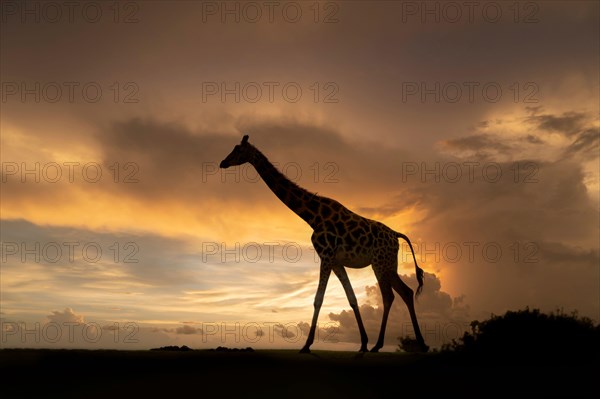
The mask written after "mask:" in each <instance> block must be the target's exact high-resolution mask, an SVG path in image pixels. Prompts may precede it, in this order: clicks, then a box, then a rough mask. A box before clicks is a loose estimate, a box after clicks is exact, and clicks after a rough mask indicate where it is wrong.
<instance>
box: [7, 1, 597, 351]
mask: <svg viewBox="0 0 600 399" xmlns="http://www.w3.org/2000/svg"><path fill="white" fill-rule="evenodd" d="M53 4H55V6H52V7H50V6H47V4H46V3H45V2H36V1H31V2H27V3H26V5H24V4H23V3H21V2H14V1H7V2H2V9H1V10H0V11H1V18H2V21H1V37H0V46H1V47H0V53H1V54H0V55H1V57H0V74H1V82H2V83H1V84H2V87H1V93H0V94H1V103H0V106H1V113H0V128H1V158H2V159H1V160H2V176H1V177H2V184H1V192H0V194H1V204H0V210H1V241H2V243H1V251H2V252H1V257H2V259H1V264H0V267H1V269H0V271H1V274H0V288H1V292H0V299H1V309H0V311H1V314H0V317H1V321H2V342H1V346H2V347H85V348H117V349H125V348H140V349H143V348H152V347H156V346H164V345H188V346H190V347H198V348H204V347H206V348H208V347H216V346H218V345H223V346H229V347H246V346H252V347H259V348H260V347H263V348H288V347H289V348H298V349H299V348H300V347H301V346H302V344H303V342H304V340H305V334H306V330H307V326H308V325H307V323H309V322H310V318H311V316H312V310H313V305H312V304H313V300H314V294H315V291H316V288H317V283H318V276H319V261H318V258H316V256H315V253H314V251H313V250H312V249H311V243H310V236H311V233H312V230H311V229H310V227H309V226H308V225H306V224H305V223H304V221H303V220H301V219H300V218H299V217H298V216H296V215H295V214H294V213H292V212H291V211H290V210H289V209H288V208H286V207H285V206H284V205H283V204H282V203H281V202H280V201H279V200H278V199H277V197H275V195H274V194H273V193H272V192H271V191H270V190H269V189H268V187H267V186H266V185H265V184H264V183H263V182H262V181H261V180H260V179H259V178H258V176H257V174H256V172H255V171H254V169H253V168H252V167H250V166H249V165H245V166H243V167H238V168H233V169H228V170H226V171H224V170H219V169H218V165H219V162H220V161H221V160H222V159H223V158H224V157H225V156H226V155H227V154H229V152H230V151H231V150H232V148H233V147H234V145H236V144H238V143H239V142H240V140H241V138H242V136H243V135H244V134H249V136H250V140H249V141H250V142H251V143H252V144H253V145H255V146H256V147H257V148H259V149H260V150H261V151H262V152H263V153H264V154H265V155H266V156H267V157H268V158H269V159H270V160H271V161H272V162H273V163H274V164H276V165H277V166H278V167H279V168H280V169H281V170H283V171H284V173H286V175H287V176H288V177H289V178H290V179H292V180H294V181H295V182H296V183H298V184H299V185H301V186H302V187H304V188H306V189H308V190H310V191H312V192H317V193H318V194H319V195H322V196H326V197H330V198H334V199H336V200H338V201H340V202H341V203H342V204H344V205H345V206H347V207H348V208H350V209H351V210H353V211H355V212H357V213H359V214H361V215H363V216H365V217H368V218H372V219H376V220H379V221H381V222H383V223H385V224H386V225H388V226H389V227H391V228H392V229H394V230H397V231H401V232H403V233H405V234H406V235H408V236H409V237H410V238H411V240H412V241H413V243H414V244H416V252H417V259H418V260H419V262H420V265H421V267H423V269H424V270H425V272H426V276H425V286H424V291H423V294H422V296H421V297H420V298H419V299H418V301H417V305H416V309H417V316H418V318H419V321H420V323H421V326H422V329H423V334H424V337H425V340H426V341H427V342H428V343H430V344H431V345H432V346H439V345H441V344H442V343H443V342H447V341H449V340H451V339H452V338H457V337H458V336H459V335H462V332H463V331H465V330H468V329H469V323H470V321H472V320H474V319H480V320H481V319H484V318H487V317H489V316H490V314H492V313H494V314H501V313H503V312H505V311H507V310H509V309H510V310H517V309H522V308H525V307H526V306H529V307H530V308H540V309H541V310H543V311H555V310H557V309H562V310H563V311H564V312H567V313H570V312H572V311H575V310H576V311H578V312H579V314H580V315H583V316H587V317H591V318H592V319H594V320H595V321H596V322H598V321H599V320H600V270H599V265H600V253H599V245H600V227H599V226H600V219H599V217H600V215H599V205H600V195H599V190H600V184H599V178H600V176H599V170H600V164H599V160H600V158H599V131H598V129H599V126H600V124H599V110H600V103H599V92H600V78H599V70H600V66H599V59H598V54H599V46H600V45H599V37H600V32H599V25H598V20H599V17H600V15H599V4H598V2H592V1H589V2H588V1H582V2H578V1H569V2H560V1H540V2H523V3H518V4H517V5H516V6H515V4H516V3H514V2H478V3H477V5H476V6H473V8H470V7H467V6H465V5H464V4H463V3H462V2H458V3H452V4H454V5H453V6H447V5H445V4H446V3H444V2H427V3H424V2H400V1H399V2H392V1H348V2H313V1H306V2H305V1H302V2H277V4H276V5H268V4H267V3H264V2H255V3H243V2H235V1H231V2H200V1H169V2H167V1H148V2H123V3H116V4H117V5H115V3H114V2H82V3H78V6H73V7H72V8H69V7H67V6H65V5H64V4H63V3H62V2H55V3H53ZM269 4H270V3H269ZM56 5H58V6H56ZM24 7H25V8H24ZM425 7H426V8H425ZM399 265H400V266H399V269H398V272H399V273H400V275H401V277H402V278H403V280H404V281H405V282H406V283H407V284H408V285H410V286H411V287H412V288H413V289H416V287H417V283H416V279H415V276H414V264H413V262H412V259H411V257H410V256H409V254H408V253H407V248H406V247H405V246H402V247H401V252H400V254H399ZM348 273H349V276H350V280H351V282H352V284H353V286H354V290H355V293H356V295H357V298H358V301H359V304H360V305H361V312H362V315H363V319H364V321H365V326H366V328H367V333H368V334H369V346H372V345H373V344H374V343H375V341H376V338H377V334H378V331H379V324H380V322H381V314H382V310H381V298H380V296H379V290H378V288H377V286H376V284H377V282H376V279H375V277H374V275H373V272H372V270H371V268H365V269H361V270H353V269H351V270H349V271H348ZM319 325H320V327H321V330H320V336H319V337H318V338H317V340H316V341H315V344H314V346H313V348H315V349H339V350H346V349H349V350H357V349H358V347H359V342H360V340H359V335H358V331H357V328H356V322H355V319H354V315H353V314H352V311H351V310H350V307H349V306H348V302H347V299H346V296H345V294H344V291H343V289H342V287H341V284H340V283H339V281H338V280H337V278H336V277H335V276H334V275H332V277H331V278H330V280H329V285H328V288H327V292H326V296H325V302H324V305H323V307H322V309H321V313H320V318H319ZM57 326H58V327H57ZM70 326H72V327H70ZM70 328H72V331H70V330H69V329H70ZM70 332H71V333H72V334H71V335H72V336H70V334H69V333H70ZM406 334H412V327H411V326H410V319H409V317H408V312H407V311H406V307H405V306H404V304H403V303H402V301H401V300H400V298H396V301H395V302H394V307H393V310H392V312H391V314H390V320H389V323H388V330H387V338H386V348H385V349H386V350H394V349H395V347H396V346H397V344H398V340H397V337H398V336H400V335H406Z"/></svg>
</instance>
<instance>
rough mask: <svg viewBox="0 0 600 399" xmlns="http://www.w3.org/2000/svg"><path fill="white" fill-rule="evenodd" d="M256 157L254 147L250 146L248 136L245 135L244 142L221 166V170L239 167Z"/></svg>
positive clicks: (234, 148) (237, 146)
mask: <svg viewBox="0 0 600 399" xmlns="http://www.w3.org/2000/svg"><path fill="white" fill-rule="evenodd" d="M253 155H254V147H252V146H251V145H250V144H248V135H245V136H244V138H243V139H242V142H241V143H240V144H238V145H236V146H235V147H233V151H231V153H230V154H229V155H227V157H225V159H224V160H222V161H221V164H220V165H219V167H220V168H223V169H227V168H228V167H230V166H237V165H241V164H244V163H246V162H250V160H252V156H253Z"/></svg>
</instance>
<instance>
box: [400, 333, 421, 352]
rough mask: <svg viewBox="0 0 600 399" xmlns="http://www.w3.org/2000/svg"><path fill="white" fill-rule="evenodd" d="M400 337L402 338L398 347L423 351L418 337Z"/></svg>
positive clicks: (411, 350) (412, 350)
mask: <svg viewBox="0 0 600 399" xmlns="http://www.w3.org/2000/svg"><path fill="white" fill-rule="evenodd" d="M398 339H399V340H400V344H398V347H399V348H400V349H402V350H403V351H404V352H413V353H414V352H423V348H422V347H421V345H419V342H418V341H417V340H416V339H414V338H411V337H408V336H405V337H399V338H398Z"/></svg>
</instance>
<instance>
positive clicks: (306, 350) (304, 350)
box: [300, 347, 310, 353]
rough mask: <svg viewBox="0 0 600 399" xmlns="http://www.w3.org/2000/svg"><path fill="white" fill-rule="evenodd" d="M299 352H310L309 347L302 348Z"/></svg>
mask: <svg viewBox="0 0 600 399" xmlns="http://www.w3.org/2000/svg"><path fill="white" fill-rule="evenodd" d="M300 353H310V348H306V347H305V348H302V349H300Z"/></svg>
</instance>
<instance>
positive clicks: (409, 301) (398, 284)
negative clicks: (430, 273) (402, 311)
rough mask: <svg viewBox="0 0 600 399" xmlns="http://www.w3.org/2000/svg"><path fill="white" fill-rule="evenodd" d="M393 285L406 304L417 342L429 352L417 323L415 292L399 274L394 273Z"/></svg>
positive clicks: (423, 349) (424, 350)
mask: <svg viewBox="0 0 600 399" xmlns="http://www.w3.org/2000/svg"><path fill="white" fill-rule="evenodd" d="M391 284H392V287H393V288H394V290H395V291H396V292H397V293H398V294H399V295H400V297H401V298H402V299H403V300H404V303H406V306H407V307H408V312H409V313H410V320H411V321H412V325H413V329H414V330H415V336H416V337H417V342H418V343H419V345H420V346H421V349H422V351H423V352H427V351H428V350H429V347H428V346H427V345H426V344H425V340H424V339H423V336H422V335H421V329H420V328H419V323H418V321H417V314H416V313H415V304H414V292H413V290H412V289H411V288H410V287H409V286H408V285H406V284H405V283H404V281H402V280H401V279H400V276H398V273H392V276H391Z"/></svg>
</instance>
